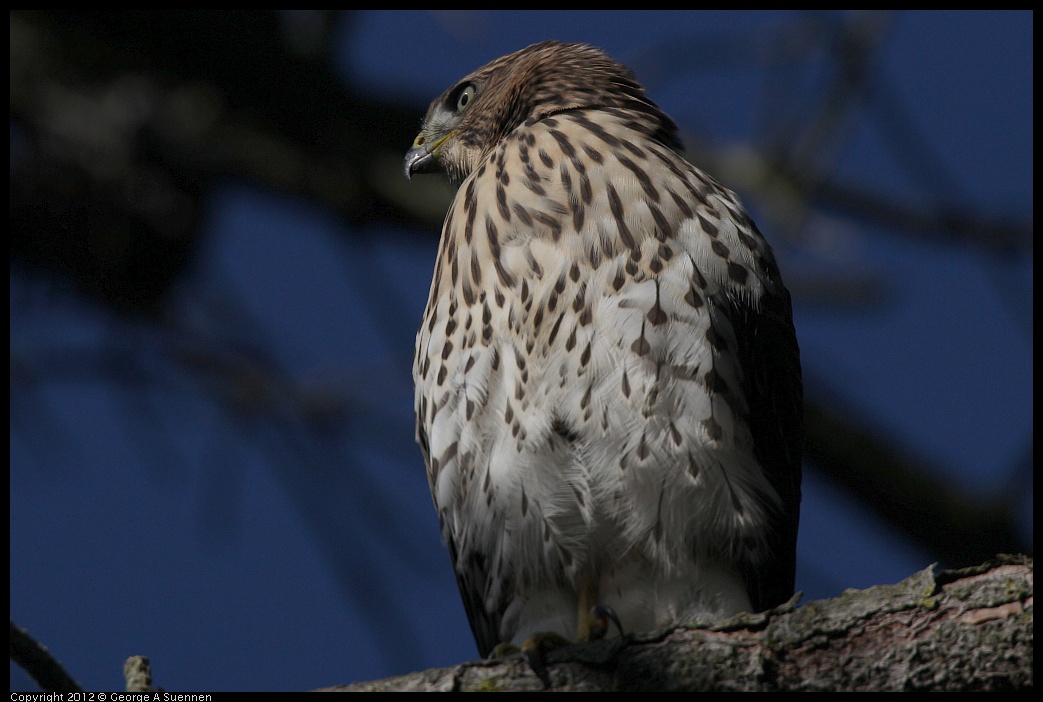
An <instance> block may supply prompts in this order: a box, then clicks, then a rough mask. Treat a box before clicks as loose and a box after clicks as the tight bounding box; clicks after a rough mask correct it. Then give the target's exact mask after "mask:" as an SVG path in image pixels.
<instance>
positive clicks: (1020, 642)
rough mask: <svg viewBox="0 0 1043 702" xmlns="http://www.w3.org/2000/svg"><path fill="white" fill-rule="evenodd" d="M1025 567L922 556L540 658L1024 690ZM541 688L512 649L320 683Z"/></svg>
mask: <svg viewBox="0 0 1043 702" xmlns="http://www.w3.org/2000/svg"><path fill="white" fill-rule="evenodd" d="M1032 569H1033V561H1032V559H1031V558H1028V557H1025V556H999V557H997V558H995V559H993V560H991V561H989V562H987V563H984V564H982V565H980V566H976V567H973V568H965V569H961V570H953V571H940V572H935V569H934V568H933V567H930V568H927V569H925V570H923V571H921V572H919V573H916V574H914V575H912V576H911V577H909V578H907V579H905V580H903V581H902V582H900V583H898V584H896V585H880V586H877V587H872V588H869V589H867V590H849V591H847V592H845V593H843V594H841V595H840V596H839V597H835V598H833V599H830V600H821V601H817V602H810V603H808V604H805V605H803V606H800V607H794V606H793V604H792V602H791V603H790V604H787V605H784V606H782V607H779V608H777V609H775V610H772V611H770V612H766V613H763V614H756V615H748V614H747V615H739V616H737V617H734V618H731V619H729V620H726V621H723V622H719V623H716V624H713V625H710V626H694V625H684V626H678V627H675V628H673V629H670V630H668V631H665V632H662V633H660V634H658V635H655V636H639V637H633V638H632V640H631V641H629V642H627V643H624V642H622V641H621V640H616V641H599V642H595V643H591V644H586V645H580V646H572V647H569V648H566V649H561V650H558V651H554V652H552V653H551V654H549V655H548V657H547V670H548V672H549V675H550V680H551V684H552V688H553V689H555V690H562V691H565V690H574V691H582V690H585V691H617V690H618V691H665V690H684V691H697V690H698V691H709V690H743V691H754V690H763V691H787V690H829V691H834V690H858V691H899V690H903V691H906V690H907V691H913V690H917V691H928V690H961V691H966V690H983V691H985V690H990V691H995V690H1004V691H1017V690H1030V689H1032V687H1033V674H1032V663H1033V654H1032V605H1033V593H1032ZM542 688H543V684H542V683H541V682H540V680H539V678H538V677H537V676H536V675H535V674H534V672H533V670H532V668H530V666H529V665H528V663H527V662H526V661H525V660H524V659H522V658H521V656H513V657H508V658H505V659H502V660H496V661H471V662H467V663H462V664H460V665H457V666H453V667H451V668H442V669H432V670H426V671H422V672H417V673H412V674H409V675H403V676H399V677H394V678H387V679H384V680H377V681H372V682H362V683H355V684H351V685H340V686H336V687H331V688H325V689H324V690H323V691H329V692H336V691H344V692H349V691H483V690H484V691H522V690H540V689H542Z"/></svg>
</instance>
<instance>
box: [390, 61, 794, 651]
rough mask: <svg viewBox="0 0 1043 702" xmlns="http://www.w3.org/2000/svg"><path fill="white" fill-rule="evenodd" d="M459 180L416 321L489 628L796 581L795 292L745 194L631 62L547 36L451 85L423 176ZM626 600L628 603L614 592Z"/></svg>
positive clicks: (760, 600)
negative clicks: (713, 170)
mask: <svg viewBox="0 0 1043 702" xmlns="http://www.w3.org/2000/svg"><path fill="white" fill-rule="evenodd" d="M436 170H440V171H442V172H443V173H445V174H446V175H447V176H448V178H449V180H450V181H452V182H453V183H454V184H456V185H457V186H458V190H457V192H456V196H455V199H454V200H453V202H452V204H451V206H450V207H449V212H448V214H447V215H446V218H445V224H444V226H443V228H442V238H441V243H440V246H439V250H438V260H437V262H436V263H435V270H434V278H433V281H432V284H431V292H430V297H429V298H428V302H427V309H426V311H425V312H424V317H423V321H422V323H421V326H420V330H419V332H418V334H417V338H416V355H415V359H414V364H413V378H414V381H415V390H416V393H415V410H416V433H417V441H418V442H419V444H420V447H421V450H422V452H423V455H424V460H425V462H426V464H427V477H428V481H429V484H430V487H431V494H432V496H433V498H434V503H435V507H436V509H437V512H438V518H439V521H440V524H441V529H442V535H443V538H444V540H445V542H446V544H447V545H448V548H449V552H450V555H451V557H452V562H453V567H454V569H455V572H456V578H457V582H458V584H459V587H460V594H461V596H462V598H463V602H464V607H465V609H466V610H467V616H468V618H469V620H470V624H471V629H472V630H473V632H474V636H475V640H476V642H477V645H478V650H479V652H480V653H481V655H482V656H487V655H489V654H490V652H491V651H493V649H494V648H496V647H497V646H498V645H500V644H515V645H517V644H522V643H523V642H525V641H527V640H529V638H530V637H532V636H534V635H538V634H540V633H543V632H552V633H557V634H560V635H561V636H564V637H567V638H569V639H587V638H591V637H592V636H593V634H594V632H592V630H591V625H592V624H591V620H592V617H593V614H592V611H593V610H592V608H593V607H594V605H601V606H603V607H604V608H610V609H611V610H613V611H614V612H615V614H616V615H617V616H618V618H619V621H620V622H621V623H622V625H623V626H624V627H625V628H626V629H628V630H631V631H650V630H655V629H659V628H663V627H666V626H669V625H672V624H675V623H678V622H680V621H685V620H692V619H702V620H705V619H707V618H720V617H724V616H729V615H732V614H735V613H738V612H743V611H761V610H764V609H767V608H770V607H772V606H775V605H778V604H780V603H782V602H784V601H786V600H787V599H788V598H789V597H790V596H791V595H792V593H793V587H794V563H795V550H796V538H797V521H798V515H799V509H800V480H801V464H800V461H801V443H802V439H803V425H802V402H803V400H802V383H801V371H800V358H799V351H798V348H797V339H796V334H795V332H794V328H793V322H792V312H791V303H790V296H789V293H788V292H787V290H786V288H785V287H784V286H783V283H782V278H781V277H780V275H779V270H778V267H777V266H776V263H775V258H774V256H773V254H772V251H771V249H770V248H769V246H768V244H767V242H766V241H765V240H764V238H763V237H762V236H761V234H760V232H758V230H757V227H756V226H755V225H754V223H753V222H752V221H751V219H750V217H749V216H748V215H747V213H746V211H745V210H744V209H743V206H742V204H741V203H740V201H739V199H738V197H736V195H735V194H734V193H733V192H731V191H730V190H727V189H726V188H724V187H723V186H721V185H720V184H719V183H718V182H717V181H715V180H714V179H713V178H711V177H710V176H709V175H707V174H706V173H704V172H703V171H701V170H700V169H699V168H697V167H695V166H693V165H692V164H690V163H688V162H687V161H686V160H685V159H684V156H683V155H682V147H681V142H680V140H679V138H678V132H677V127H676V125H675V124H674V122H673V121H672V120H671V119H670V118H669V117H668V116H667V115H666V114H664V113H663V112H662V111H661V110H660V108H659V107H658V106H657V105H656V104H655V103H654V102H652V100H650V99H649V98H648V97H647V96H646V94H645V90H644V88H643V87H642V86H641V85H639V84H638V83H637V81H636V80H635V78H634V76H633V75H632V74H631V73H630V71H629V70H627V69H626V68H625V67H623V66H622V65H620V64H619V63H617V62H616V61H614V60H613V59H611V58H610V57H609V56H607V55H606V54H605V53H603V52H602V51H600V50H598V49H596V48H593V47H590V46H587V45H584V44H565V43H560V42H556V41H548V42H543V43H539V44H535V45H533V46H530V47H528V48H525V49H522V50H521V51H518V52H516V53H513V54H510V55H508V56H504V57H502V58H500V59H497V60H495V61H493V62H491V63H489V64H488V65H486V66H484V67H482V68H480V69H478V70H477V71H475V72H474V73H472V74H470V75H468V76H466V77H465V78H463V79H462V80H460V81H459V82H458V83H456V84H455V85H453V86H452V87H451V88H449V89H448V90H447V91H446V92H445V93H443V94H442V95H441V96H440V97H438V99H436V100H435V101H434V102H433V103H432V104H431V107H430V109H428V111H427V116H426V117H425V119H424V122H423V127H422V130H421V132H420V134H419V135H418V136H417V137H416V139H415V141H414V143H413V146H412V148H410V149H409V151H408V152H407V154H406V159H405V172H406V176H407V177H411V176H412V175H413V174H416V173H426V172H430V171H436ZM602 611H604V610H602Z"/></svg>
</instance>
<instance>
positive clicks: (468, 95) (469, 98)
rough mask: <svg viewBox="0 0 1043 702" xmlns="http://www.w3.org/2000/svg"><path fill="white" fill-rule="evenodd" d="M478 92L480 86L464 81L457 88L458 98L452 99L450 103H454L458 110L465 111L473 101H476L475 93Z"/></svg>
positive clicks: (456, 96)
mask: <svg viewBox="0 0 1043 702" xmlns="http://www.w3.org/2000/svg"><path fill="white" fill-rule="evenodd" d="M477 92H478V87H477V86H476V85H475V84H474V83H464V84H463V85H461V86H460V87H459V88H457V89H456V95H455V96H454V97H455V98H456V99H455V100H452V101H451V102H450V104H452V105H453V107H454V109H455V110H456V111H457V112H463V111H464V110H466V109H467V108H468V107H470V105H471V103H472V102H474V96H475V93H477Z"/></svg>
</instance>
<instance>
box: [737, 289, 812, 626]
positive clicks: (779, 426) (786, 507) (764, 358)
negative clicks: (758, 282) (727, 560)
mask: <svg viewBox="0 0 1043 702" xmlns="http://www.w3.org/2000/svg"><path fill="white" fill-rule="evenodd" d="M772 274H773V275H772ZM769 277H771V278H774V280H775V282H776V283H777V286H776V290H778V291H779V292H778V293H772V292H766V293H765V295H764V296H763V297H762V298H761V300H760V306H759V309H757V308H754V307H751V305H750V303H749V301H748V300H737V299H733V300H732V306H733V309H732V311H731V315H730V318H731V319H732V320H734V326H735V333H736V338H737V340H738V343H739V348H738V355H739V363H740V366H741V367H742V368H743V370H744V386H743V391H744V392H745V394H746V398H747V400H748V402H749V408H750V417H749V426H750V432H751V433H752V435H753V442H754V452H755V454H756V456H757V459H758V460H759V461H760V464H761V467H762V468H763V469H764V472H765V475H766V476H767V478H768V481H769V482H770V483H771V485H772V487H774V488H775V490H776V492H777V493H778V495H779V497H780V498H781V499H782V507H781V509H780V510H779V511H778V512H777V513H775V514H774V515H772V517H771V522H770V524H769V526H768V530H767V533H768V539H767V544H766V546H767V556H766V558H764V559H763V560H762V561H761V562H760V563H757V564H744V575H745V578H746V585H747V589H748V591H749V595H750V600H751V602H752V604H753V608H754V610H755V611H757V612H761V611H764V610H766V609H770V608H771V607H775V606H777V605H779V604H782V603H783V602H785V601H786V600H788V599H789V598H790V597H791V596H792V595H793V589H794V575H795V571H796V548H797V524H798V522H799V521H800V481H801V456H802V453H803V446H804V390H803V382H802V380H801V371H800V350H799V348H798V346H797V335H796V331H795V330H794V328H793V314H792V304H791V302H790V296H789V293H788V292H787V291H786V289H785V288H784V287H783V286H782V282H781V280H779V278H778V272H777V271H776V270H772V271H770V273H769Z"/></svg>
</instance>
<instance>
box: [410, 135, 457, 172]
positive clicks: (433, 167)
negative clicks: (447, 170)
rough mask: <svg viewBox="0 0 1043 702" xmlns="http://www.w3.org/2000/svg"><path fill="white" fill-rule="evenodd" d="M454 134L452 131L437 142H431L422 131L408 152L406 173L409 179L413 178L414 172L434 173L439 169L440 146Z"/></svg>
mask: <svg viewBox="0 0 1043 702" xmlns="http://www.w3.org/2000/svg"><path fill="white" fill-rule="evenodd" d="M450 136H452V132H450V133H449V134H446V135H445V136H444V137H442V138H440V139H438V140H437V141H435V142H433V143H432V142H430V141H428V139H427V136H426V135H425V134H424V133H423V132H420V133H419V134H417V135H416V139H414V140H413V146H412V147H411V148H410V149H409V151H407V152H406V161H405V173H406V178H407V179H412V177H413V174H414V173H433V172H434V171H437V170H438V160H437V156H438V147H440V146H441V145H442V142H444V141H445V140H446V139H448V138H449V137H450Z"/></svg>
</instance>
